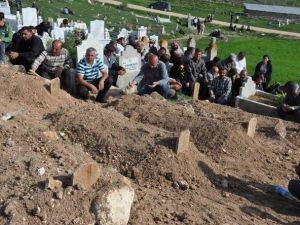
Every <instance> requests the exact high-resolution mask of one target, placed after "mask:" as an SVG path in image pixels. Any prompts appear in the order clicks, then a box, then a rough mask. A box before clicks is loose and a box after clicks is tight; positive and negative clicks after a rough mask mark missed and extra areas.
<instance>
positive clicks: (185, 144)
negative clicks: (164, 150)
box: [175, 129, 191, 154]
mask: <svg viewBox="0 0 300 225" xmlns="http://www.w3.org/2000/svg"><path fill="white" fill-rule="evenodd" d="M190 134H191V132H190V130H189V129H187V130H184V131H181V132H180V134H179V137H178V140H177V145H176V150H175V152H176V154H180V153H183V152H187V151H188V150H189V146H190Z"/></svg>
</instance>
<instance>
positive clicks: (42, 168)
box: [37, 167, 46, 176]
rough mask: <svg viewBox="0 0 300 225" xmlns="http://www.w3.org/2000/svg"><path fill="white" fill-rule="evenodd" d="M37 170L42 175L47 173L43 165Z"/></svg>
mask: <svg viewBox="0 0 300 225" xmlns="http://www.w3.org/2000/svg"><path fill="white" fill-rule="evenodd" d="M37 172H38V174H39V175H40V176H43V175H44V174H45V172H46V170H45V168H44V167H41V168H39V169H38V170H37Z"/></svg>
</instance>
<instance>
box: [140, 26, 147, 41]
mask: <svg viewBox="0 0 300 225" xmlns="http://www.w3.org/2000/svg"><path fill="white" fill-rule="evenodd" d="M146 36H147V27H144V26H141V27H140V28H138V39H139V40H140V39H141V38H142V37H146Z"/></svg>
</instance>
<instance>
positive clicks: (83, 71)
mask: <svg viewBox="0 0 300 225" xmlns="http://www.w3.org/2000/svg"><path fill="white" fill-rule="evenodd" d="M105 69H106V66H105V65H104V64H103V62H102V60H101V59H99V58H96V59H95V60H94V63H93V64H92V65H91V64H89V63H88V62H87V61H86V58H85V57H84V58H83V59H81V60H80V61H79V63H78V66H77V75H78V76H80V75H81V76H82V75H83V79H84V80H86V81H88V82H91V81H93V80H95V79H97V78H100V77H101V76H102V73H100V72H103V71H104V70H105Z"/></svg>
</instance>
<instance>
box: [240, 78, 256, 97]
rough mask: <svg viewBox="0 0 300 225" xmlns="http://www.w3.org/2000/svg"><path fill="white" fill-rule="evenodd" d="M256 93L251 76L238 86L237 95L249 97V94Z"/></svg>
mask: <svg viewBox="0 0 300 225" xmlns="http://www.w3.org/2000/svg"><path fill="white" fill-rule="evenodd" d="M255 93H256V85H255V83H254V82H253V80H252V78H251V77H248V80H247V82H245V83H244V84H243V86H242V87H241V88H240V91H239V96H240V97H243V98H249V97H250V96H253V95H255Z"/></svg>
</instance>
